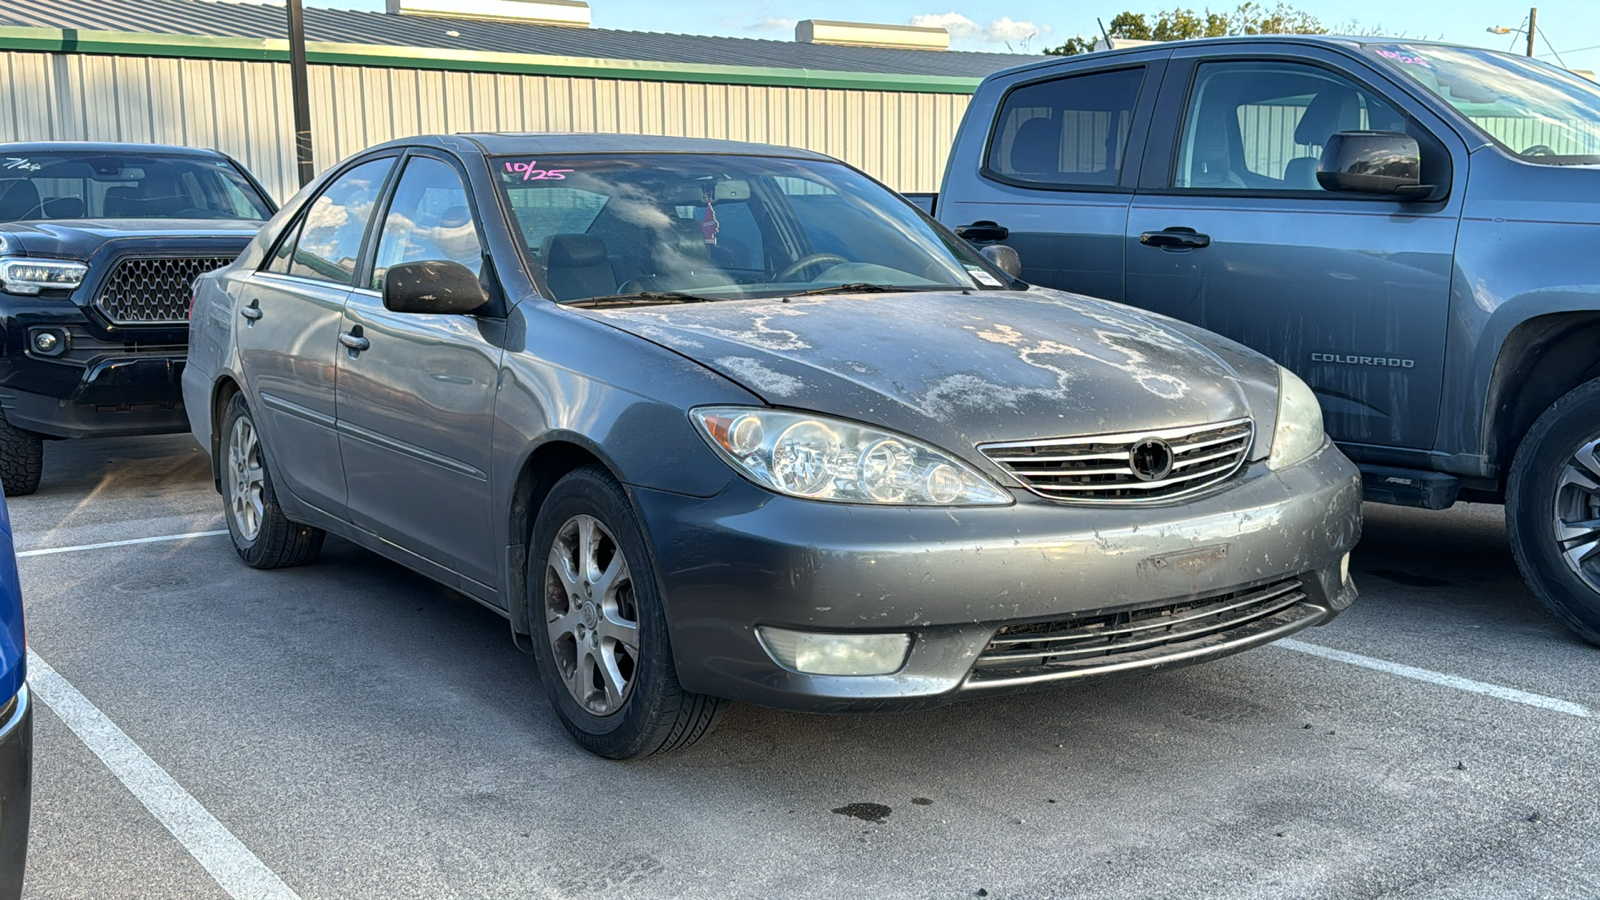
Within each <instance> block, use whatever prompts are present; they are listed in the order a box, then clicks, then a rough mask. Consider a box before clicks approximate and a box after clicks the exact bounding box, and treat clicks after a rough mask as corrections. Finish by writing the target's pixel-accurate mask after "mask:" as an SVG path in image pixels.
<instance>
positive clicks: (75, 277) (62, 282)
mask: <svg viewBox="0 0 1600 900" xmlns="http://www.w3.org/2000/svg"><path fill="white" fill-rule="evenodd" d="M87 274H89V267H88V266H86V265H84V264H83V263H81V262H72V261H69V260H64V259H17V258H13V259H0V288H3V289H4V290H5V292H6V293H8V294H37V293H39V292H40V291H42V290H46V289H52V290H67V291H70V290H74V289H75V288H77V287H78V285H81V284H83V277H84V276H85V275H87Z"/></svg>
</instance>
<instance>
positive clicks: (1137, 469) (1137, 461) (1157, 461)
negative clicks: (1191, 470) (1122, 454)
mask: <svg viewBox="0 0 1600 900" xmlns="http://www.w3.org/2000/svg"><path fill="white" fill-rule="evenodd" d="M1128 467H1129V468H1131V469H1132V470H1133V477H1135V478H1137V479H1139V480H1140V481H1160V480H1161V479H1163V478H1166V477H1167V476H1168V475H1171V474H1172V448H1171V447H1170V446H1168V445H1167V442H1166V441H1163V440H1161V439H1159V438H1145V439H1144V440H1142V441H1139V442H1137V443H1135V444H1134V445H1133V446H1132V447H1130V448H1128Z"/></svg>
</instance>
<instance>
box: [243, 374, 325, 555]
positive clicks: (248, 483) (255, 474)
mask: <svg viewBox="0 0 1600 900" xmlns="http://www.w3.org/2000/svg"><path fill="white" fill-rule="evenodd" d="M221 453H222V499H223V507H224V509H225V510H226V513H227V520H228V534H229V535H230V536H231V537H232V538H233V549H234V550H236V551H238V553H239V558H240V559H242V560H244V562H245V565H247V566H250V567H251V568H253V569H282V568H287V567H289V566H303V565H305V564H306V563H308V562H311V561H312V560H313V559H316V558H317V554H318V553H319V552H321V551H322V541H323V540H324V539H325V538H326V537H327V536H328V534H327V532H325V531H323V530H322V529H320V528H312V527H311V526H310V525H302V524H300V523H299V522H291V521H290V520H289V518H288V517H287V516H285V515H284V514H283V510H282V509H281V508H280V507H279V506H278V495H277V494H276V493H275V492H274V491H273V489H272V472H271V471H270V470H269V469H268V467H267V456H266V451H265V450H264V449H263V448H262V446H261V436H260V433H259V432H258V431H257V430H256V420H255V418H254V417H253V416H252V415H251V414H250V407H249V406H248V405H247V404H246V403H245V400H244V395H243V394H235V395H234V396H233V399H232V400H230V401H228V412H227V414H226V415H225V416H223V419H222V447H221Z"/></svg>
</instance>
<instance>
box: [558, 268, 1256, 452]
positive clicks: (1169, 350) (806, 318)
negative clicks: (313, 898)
mask: <svg viewBox="0 0 1600 900" xmlns="http://www.w3.org/2000/svg"><path fill="white" fill-rule="evenodd" d="M576 311H577V312H580V313H582V314H584V315H588V316H591V317H593V318H596V319H599V320H601V321H604V322H607V323H609V324H611V325H612V326H614V327H616V328H620V329H622V330H624V331H628V332H630V333H632V334H635V335H638V336H639V337H642V338H645V339H646V340H649V341H652V342H654V343H657V344H660V345H662V346H665V347H668V348H671V349H673V350H676V351H678V352H679V353H682V354H683V355H685V356H688V357H690V358H692V359H695V360H697V361H699V362H700V363H702V364H704V365H706V366H708V367H710V368H711V369H713V370H715V371H717V372H719V373H721V374H722V375H724V376H726V377H728V378H729V379H731V380H733V381H735V382H737V383H739V384H741V385H743V386H744V387H746V388H748V389H749V390H750V391H752V392H753V393H755V394H757V395H758V396H760V397H761V398H762V399H763V400H765V401H766V402H768V403H770V404H772V405H774V406H784V407H794V408H799V409H805V410H811V411H815V412H819V413H827V414H831V415H836V416H842V417H845V418H849V419H855V420H858V421H863V422H868V423H873V424H878V425H882V426H885V427H888V428H892V429H895V430H897V431H901V432H904V433H907V434H910V435H912V436H915V437H919V438H922V439H924V440H929V441H932V442H934V443H935V444H937V445H939V446H942V447H943V448H945V449H947V450H950V451H953V452H957V453H961V454H962V455H963V456H966V457H967V458H969V459H971V458H972V457H973V456H975V454H973V453H971V452H970V451H971V448H972V446H973V445H974V444H978V443H983V442H987V441H1002V440H1026V439H1030V438H1044V437H1064V436H1070V435H1086V434H1104V433H1113V432H1124V431H1138V430H1142V429H1150V428H1166V427H1173V426H1182V425H1194V424H1203V423H1209V422H1219V421H1224V420H1227V419H1236V418H1240V417H1242V416H1246V415H1249V414H1250V409H1249V404H1248V401H1247V400H1246V393H1245V391H1244V390H1243V389H1242V388H1241V386H1240V384H1239V376H1238V373H1236V372H1235V371H1234V369H1233V368H1231V367H1230V366H1229V365H1228V364H1227V363H1225V362H1224V361H1223V360H1222V359H1221V358H1220V357H1219V356H1218V355H1217V354H1215V353H1213V352H1211V351H1210V350H1209V349H1207V348H1206V347H1205V346H1204V345H1203V344H1201V343H1199V342H1197V341H1195V340H1193V339H1191V338H1189V337H1187V336H1185V335H1183V334H1181V333H1179V332H1178V331H1176V330H1174V329H1172V328H1169V327H1167V326H1166V325H1164V324H1162V323H1160V322H1157V321H1155V320H1154V319H1153V318H1151V317H1148V316H1146V315H1143V314H1141V313H1140V312H1138V311H1136V310H1133V309H1131V308H1129V307H1125V306H1121V305H1118V304H1113V303H1108V302H1105V301H1101V300H1093V299H1090V298H1086V297H1079V296H1076V295H1072V294H1064V293H1060V292H1057V291H1046V290H1039V289H1035V290H1032V291H1025V292H1023V291H984V292H973V293H965V292H954V291H938V292H918V293H893V294H865V295H838V296H826V297H801V298H796V299H793V300H790V301H788V302H785V301H783V300H781V299H779V298H772V299H763V300H730V301H719V302H714V303H694V304H683V305H674V306H650V307H632V308H622V309H608V310H576Z"/></svg>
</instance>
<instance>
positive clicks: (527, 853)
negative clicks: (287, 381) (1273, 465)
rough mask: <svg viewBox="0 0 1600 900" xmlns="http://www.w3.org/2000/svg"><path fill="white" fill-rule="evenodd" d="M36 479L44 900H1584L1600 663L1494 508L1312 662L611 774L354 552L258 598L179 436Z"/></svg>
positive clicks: (732, 721)
mask: <svg viewBox="0 0 1600 900" xmlns="http://www.w3.org/2000/svg"><path fill="white" fill-rule="evenodd" d="M46 460H47V462H46V470H45V478H44V484H43V487H42V488H41V489H40V491H39V493H38V494H36V495H34V496H31V497H23V498H18V499H16V500H13V501H11V514H12V518H13V522H14V525H15V531H16V542H17V549H18V550H19V551H22V552H24V553H26V554H28V555H25V556H23V557H22V558H21V559H20V560H19V566H20V569H21V574H22V585H23V591H24V600H25V606H26V610H27V617H28V636H29V642H30V646H31V648H32V651H33V652H34V653H35V654H36V655H37V658H38V659H39V660H42V661H43V663H44V665H45V666H48V669H47V668H44V667H42V666H36V667H35V669H34V671H33V672H31V673H30V674H31V675H32V676H33V680H34V681H35V690H36V693H37V694H38V695H39V696H40V697H41V698H42V702H41V703H40V704H39V711H38V721H37V726H36V727H37V739H36V740H37V744H36V749H35V752H36V758H35V766H36V778H37V781H36V786H35V795H34V821H33V838H32V845H31V853H30V858H29V868H28V882H27V893H26V896H28V897H32V898H56V897H86V898H109V897H139V898H145V897H185V898H189V897H219V896H222V897H225V896H228V889H231V890H232V892H233V894H234V895H235V896H240V897H245V896H258V897H295V896H299V897H303V898H312V897H328V898H355V897H372V898H405V897H430V898H432V897H474V898H476V897H519V898H521V897H562V898H565V897H684V898H701V897H704V898H711V897H717V898H723V897H763V898H790V897H796V898H804V897H828V898H838V897H916V898H935V897H951V898H956V897H974V896H986V897H991V898H1045V897H1061V898H1065V897H1073V898H1082V897H1185V898H1192V897H1200V896H1205V897H1361V898H1365V897H1418V898H1446V897H1462V898H1465V897H1580V896H1596V895H1600V842H1596V840H1595V836H1596V835H1597V834H1600V802H1597V801H1596V797H1597V796H1600V754H1597V753H1596V750H1595V748H1596V747H1597V746H1600V741H1597V738H1600V718H1597V717H1600V676H1597V674H1596V673H1597V672H1600V649H1596V648H1594V647H1590V646H1588V645H1585V644H1583V643H1581V642H1580V641H1579V640H1577V639H1576V638H1575V637H1573V636H1572V635H1570V634H1569V633H1568V632H1567V631H1566V630H1565V629H1564V628H1562V627H1561V626H1560V625H1559V624H1558V623H1557V622H1555V621H1554V620H1553V619H1552V618H1551V617H1549V616H1548V615H1547V614H1546V613H1545V612H1544V610H1543V609H1542V608H1541V607H1540V606H1539V604H1538V602H1537V601H1536V600H1535V599H1534V598H1533V596H1532V595H1531V594H1530V593H1529V592H1528V591H1527V590H1526V589H1525V588H1524V587H1523V585H1522V582H1521V580H1520V578H1519V577H1518V574H1517V572H1516V569H1515V566H1514V564H1513V563H1512V559H1511V554H1510V551H1509V550H1508V549H1507V547H1506V544H1505V535H1504V526H1503V524H1502V521H1501V518H1500V510H1499V508H1498V507H1479V506H1462V507H1458V508H1457V509H1455V510H1452V511H1450V512H1448V513H1443V514H1439V513H1422V512H1417V511H1410V510H1400V509H1394V508H1386V507H1378V506H1368V507H1367V526H1366V537H1365V539H1364V541H1363V543H1362V544H1361V546H1360V547H1359V548H1358V550H1357V552H1356V557H1355V563H1354V569H1355V572H1356V577H1357V578H1358V580H1359V584H1360V586H1361V589H1362V591H1363V595H1362V598H1361V600H1360V601H1359V602H1358V603H1357V605H1356V606H1355V607H1353V608H1352V609H1351V610H1350V611H1349V612H1348V613H1346V614H1345V615H1344V616H1343V617H1342V618H1340V619H1339V620H1338V621H1337V622H1335V623H1334V624H1332V625H1330V626H1328V627H1326V628H1322V629H1316V630H1313V631H1311V632H1308V633H1305V634H1303V635H1301V641H1300V643H1299V644H1298V645H1296V646H1294V647H1292V648H1285V647H1282V646H1274V647H1269V648H1264V649H1260V650H1255V651H1251V652H1249V653H1246V654H1243V655H1241V656H1235V657H1232V658H1229V659H1226V660H1222V661H1220V662H1216V663H1212V664H1208V665H1204V666H1200V667H1195V668H1189V669H1183V670H1178V671H1173V672H1167V673H1162V674H1158V675H1155V676H1151V677H1147V678H1140V679H1134V680H1126V681H1114V682H1102V683H1098V684H1086V685H1081V686H1075V687H1068V688H1063V689H1053V690H1047V691H1044V692H1042V693H1033V694H1026V695H1020V696H1012V697H1006V698H1000V699H989V700H980V701H973V702H967V703H962V704H957V705H954V706H950V707H946V708H943V709H938V710H933V711H928V712H920V713H908V714H899V715H878V716H850V717H815V716H802V715H793V714H787V713H778V712H771V711H767V710H762V709H757V708H753V707H747V706H735V707H733V709H732V710H731V711H730V712H729V714H728V715H727V717H726V718H725V719H724V720H723V724H722V726H721V728H720V729H719V731H718V732H717V733H716V734H715V735H713V736H712V737H711V738H709V739H707V740H705V741H703V742H701V743H700V744H699V745H697V746H696V747H694V748H691V749H690V750H688V751H686V752H682V753H678V754H675V755H669V756H666V757H662V758H658V759H651V760H645V761H641V762H633V763H615V762H608V761H604V760H600V759H597V758H594V757H591V756H589V755H587V754H586V753H584V752H583V751H581V750H579V749H578V748H577V747H576V746H575V745H573V744H572V743H571V742H570V741H569V739H568V738H567V735H566V733H565V732H564V731H563V730H562V728H561V726H560V725H559V723H558V722H557V721H556V719H555V717H554V716H553V715H552V714H551V712H550V711H549V709H548V708H547V706H546V704H545V702H544V700H543V698H542V694H541V693H540V692H539V691H538V690H537V689H536V686H535V681H534V678H535V676H534V669H533V665H532V662H531V660H530V659H529V658H528V657H526V656H524V655H523V654H522V653H520V652H519V651H518V650H517V649H516V648H515V647H514V646H513V645H512V643H511V641H510V640H509V639H508V636H507V627H506V624H505V622H504V620H503V619H501V618H500V617H498V616H497V615H495V614H493V613H492V612H489V611H487V610H484V609H482V608H481V607H478V606H477V605H475V604H473V603H472V602H470V601H468V600H465V599H463V598H461V597H459V596H457V595H455V594H454V593H452V592H450V591H448V590H445V589H443V588H440V587H437V586H435V585H433V584H432V583H430V582H428V581H425V580H424V579H422V578H421V577H420V576H416V575H413V574H411V573H410V572H409V571H407V570H405V569H403V568H401V567H399V566H397V565H394V564H392V563H389V562H387V561H385V560H382V559H380V558H378V557H377V556H374V555H372V554H370V553H367V552H366V551H363V550H360V549H358V548H356V547H354V546H353V545H350V544H348V543H344V542H341V541H335V540H332V539H330V540H329V542H328V547H327V549H326V551H325V552H324V553H323V555H322V557H321V558H320V559H319V560H318V562H317V563H315V564H314V565H311V566H309V567H306V568H303V569H294V570H285V571H278V572H257V571H253V570H250V569H247V568H246V567H244V566H243V565H242V564H241V563H239V562H238V560H237V559H236V558H235V556H234V554H233V550H232V548H231V547H230V546H229V543H228V540H227V538H226V537H224V536H219V535H216V534H208V533H209V532H216V531H218V530H219V529H221V528H222V527H223V525H222V520H221V515H220V513H221V507H220V502H219V500H218V497H217V495H216V494H215V493H214V492H213V491H212V488H211V485H210V481H209V475H208V472H207V469H206V465H205V458H204V454H203V453H202V452H201V451H200V450H199V449H198V448H197V447H196V446H195V445H194V444H193V442H192V441H191V440H190V439H189V438H188V437H187V436H175V437H170V438H156V439H150V438H141V439H127V440H114V441H105V440H103V441H84V442H76V443H58V444H53V445H51V446H50V448H49V450H48V453H47V457H46ZM175 535H191V536H190V537H181V538H170V537H169V536H175ZM192 535H198V536H192ZM145 538H168V539H164V540H157V541H150V542H145V543H114V542H125V541H135V540H139V539H145ZM108 543H114V545H113V546H97V547H88V548H87V549H65V550H64V548H85V547H86V545H100V544H108ZM39 550H49V551H64V552H45V553H34V552H33V551H39ZM1322 650H1331V651H1334V653H1333V654H1332V656H1331V657H1330V655H1329V654H1326V653H1322V652H1321V651H1322ZM52 673H53V674H52ZM69 723H72V724H73V725H74V727H75V728H76V729H77V731H75V730H74V729H73V728H69ZM113 726H114V727H113ZM78 732H82V733H83V734H84V735H86V737H87V742H86V740H85V738H80V737H79V734H78ZM158 815H160V816H164V817H165V819H164V820H163V818H158ZM164 821H165V824H164ZM224 885H226V886H228V887H227V888H225V887H224Z"/></svg>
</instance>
